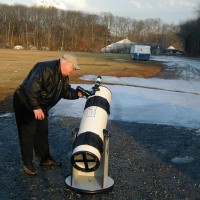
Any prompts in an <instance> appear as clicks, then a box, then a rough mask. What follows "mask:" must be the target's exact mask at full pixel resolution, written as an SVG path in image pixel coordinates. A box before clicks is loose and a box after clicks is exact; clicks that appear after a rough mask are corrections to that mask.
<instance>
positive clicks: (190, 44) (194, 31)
mask: <svg viewBox="0 0 200 200" xmlns="http://www.w3.org/2000/svg"><path fill="white" fill-rule="evenodd" d="M196 11H197V14H198V17H197V18H196V19H192V20H188V21H186V22H185V23H182V24H181V25H180V36H181V38H182V41H183V45H184V49H185V51H186V52H187V53H188V55H190V56H200V4H199V6H198V7H197V9H196Z"/></svg>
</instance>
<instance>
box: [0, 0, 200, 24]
mask: <svg viewBox="0 0 200 200" xmlns="http://www.w3.org/2000/svg"><path fill="white" fill-rule="evenodd" d="M0 3H6V4H11V5H12V4H15V3H19V4H24V5H28V6H31V5H33V4H44V3H45V4H51V5H54V6H55V7H57V8H60V9H65V10H80V11H83V12H88V13H92V14H100V13H101V12H108V13H111V14H113V15H114V16H119V17H125V18H131V19H136V20H144V19H147V18H152V19H156V18H160V19H161V20H162V22H164V23H168V24H177V25H178V24H180V23H182V22H184V21H186V20H190V19H193V18H196V16H197V13H196V11H195V8H197V5H200V0H49V1H48V0H9V1H7V0H0Z"/></svg>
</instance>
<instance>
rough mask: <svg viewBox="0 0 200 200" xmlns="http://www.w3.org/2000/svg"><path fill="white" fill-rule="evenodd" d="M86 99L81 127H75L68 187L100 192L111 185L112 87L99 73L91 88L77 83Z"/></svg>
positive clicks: (82, 190) (86, 191)
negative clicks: (107, 85)
mask: <svg viewBox="0 0 200 200" xmlns="http://www.w3.org/2000/svg"><path fill="white" fill-rule="evenodd" d="M77 90H78V91H81V92H82V93H83V95H84V96H86V98H87V100H86V103H85V107H84V112H83V116H82V120H81V123H80V127H79V129H74V130H73V131H72V138H73V149H72V154H71V175H70V176H68V177H67V178H66V180H65V183H66V184H67V187H68V188H70V189H72V190H75V191H78V192H84V193H100V192H105V191H108V190H110V189H112V187H113V185H114V181H113V179H112V178H110V177H109V176H108V157H109V138H110V133H109V131H108V130H107V129H106V126H107V121H108V116H109V114H110V102H111V96H112V94H111V91H110V90H109V89H108V88H107V87H105V86H102V85H101V76H98V77H97V79H96V81H95V84H94V86H93V87H92V88H91V89H90V90H89V91H88V90H84V89H83V88H81V87H80V86H78V87H77Z"/></svg>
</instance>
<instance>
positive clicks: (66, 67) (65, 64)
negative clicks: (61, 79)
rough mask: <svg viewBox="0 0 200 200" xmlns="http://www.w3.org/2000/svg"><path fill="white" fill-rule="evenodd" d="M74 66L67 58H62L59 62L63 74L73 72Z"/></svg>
mask: <svg viewBox="0 0 200 200" xmlns="http://www.w3.org/2000/svg"><path fill="white" fill-rule="evenodd" d="M75 70H76V68H75V67H74V66H73V64H72V63H71V62H69V61H67V60H62V63H61V73H62V75H63V76H69V75H70V74H71V73H72V72H74V71H75Z"/></svg>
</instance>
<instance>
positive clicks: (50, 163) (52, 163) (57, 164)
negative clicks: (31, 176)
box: [40, 158, 62, 167]
mask: <svg viewBox="0 0 200 200" xmlns="http://www.w3.org/2000/svg"><path fill="white" fill-rule="evenodd" d="M61 165H62V163H61V162H56V161H55V160H54V159H52V158H48V159H46V160H41V162H40V166H43V167H44V166H54V167H60V166H61Z"/></svg>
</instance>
